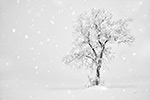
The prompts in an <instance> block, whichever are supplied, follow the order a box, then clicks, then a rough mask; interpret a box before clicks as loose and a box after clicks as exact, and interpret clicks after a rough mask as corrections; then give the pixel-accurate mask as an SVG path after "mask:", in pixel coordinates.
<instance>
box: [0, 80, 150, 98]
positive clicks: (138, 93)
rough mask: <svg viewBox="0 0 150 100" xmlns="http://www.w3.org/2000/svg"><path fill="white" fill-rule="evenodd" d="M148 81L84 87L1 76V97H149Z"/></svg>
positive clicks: (149, 87)
mask: <svg viewBox="0 0 150 100" xmlns="http://www.w3.org/2000/svg"><path fill="white" fill-rule="evenodd" d="M35 83H36V84H35ZM149 83H150V82H146V81H145V82H143V83H142V84H141V83H138V82H132V83H131V82H130V83H117V82H116V83H109V84H106V85H105V86H95V87H90V88H85V87H82V86H77V85H72V86H63V85H60V84H58V83H47V85H46V84H45V82H38V83H37V82H35V81H27V80H18V81H14V80H3V81H1V82H0V100H150V91H149V90H150V84H149ZM16 84H17V85H16Z"/></svg>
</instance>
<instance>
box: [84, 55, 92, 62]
mask: <svg viewBox="0 0 150 100" xmlns="http://www.w3.org/2000/svg"><path fill="white" fill-rule="evenodd" d="M85 57H87V58H89V59H91V60H93V61H94V59H93V58H92V57H90V56H88V55H85Z"/></svg>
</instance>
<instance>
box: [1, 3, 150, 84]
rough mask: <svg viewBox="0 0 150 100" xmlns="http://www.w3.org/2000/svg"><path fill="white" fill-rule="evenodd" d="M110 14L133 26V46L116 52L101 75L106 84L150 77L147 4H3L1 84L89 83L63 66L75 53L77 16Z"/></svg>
mask: <svg viewBox="0 0 150 100" xmlns="http://www.w3.org/2000/svg"><path fill="white" fill-rule="evenodd" d="M94 7H96V8H104V9H106V10H109V11H110V12H112V14H113V17H114V19H122V18H123V19H124V18H128V17H131V18H134V22H132V23H130V26H129V27H130V28H131V29H132V34H133V35H134V36H135V38H136V40H135V43H134V44H133V46H129V47H128V46H125V45H122V46H121V45H118V46H117V47H115V51H116V54H117V56H116V58H115V59H114V61H113V62H112V63H110V64H109V66H108V68H109V71H108V70H106V71H103V73H104V75H105V77H106V79H108V80H109V79H112V78H114V79H116V80H122V79H125V78H126V79H128V78H129V79H130V80H131V81H132V80H134V79H139V78H141V80H142V77H148V78H149V76H150V61H149V59H150V33H149V32H150V1H149V0H0V80H5V79H16V80H21V79H27V80H39V81H41V80H42V81H53V82H57V81H59V82H66V81H76V80H77V81H78V80H82V79H86V75H85V74H84V72H83V71H79V72H77V71H73V70H71V69H69V67H67V66H65V65H63V64H62V63H61V59H62V57H63V56H65V55H66V54H67V53H68V52H69V50H70V49H71V42H72V32H73V28H72V26H73V24H74V22H75V20H76V19H77V16H78V15H79V14H80V13H82V12H84V11H90V10H91V9H92V8H94Z"/></svg>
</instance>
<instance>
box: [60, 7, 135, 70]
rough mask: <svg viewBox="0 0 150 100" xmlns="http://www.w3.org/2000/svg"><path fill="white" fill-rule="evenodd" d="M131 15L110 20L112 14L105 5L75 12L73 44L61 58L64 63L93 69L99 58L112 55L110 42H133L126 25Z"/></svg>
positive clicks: (104, 59) (108, 58) (104, 58)
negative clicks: (68, 51) (76, 14)
mask: <svg viewBox="0 0 150 100" xmlns="http://www.w3.org/2000/svg"><path fill="white" fill-rule="evenodd" d="M132 20H133V19H131V18H127V19H120V20H117V21H114V20H113V15H112V14H111V13H110V12H109V11H107V10H104V9H92V10H91V11H90V12H89V13H88V12H84V13H82V14H80V15H79V16H78V19H77V21H76V23H75V25H74V32H73V37H74V41H73V48H72V49H71V51H70V53H69V54H68V55H67V56H65V57H64V58H63V62H64V63H65V64H67V65H71V66H75V68H81V67H85V68H90V69H95V68H96V67H95V66H94V65H96V64H98V63H99V61H101V62H102V61H103V62H104V61H105V62H108V61H109V60H110V59H111V58H112V57H113V51H112V47H111V46H110V45H109V44H113V43H118V44H120V43H125V44H132V43H133V42H134V37H133V36H132V35H131V33H130V29H129V28H128V24H129V22H131V21H132Z"/></svg>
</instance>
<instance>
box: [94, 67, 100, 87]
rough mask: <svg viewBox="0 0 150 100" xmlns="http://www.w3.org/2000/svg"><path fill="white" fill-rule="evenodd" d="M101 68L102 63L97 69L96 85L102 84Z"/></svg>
mask: <svg viewBox="0 0 150 100" xmlns="http://www.w3.org/2000/svg"><path fill="white" fill-rule="evenodd" d="M100 68H101V65H98V67H97V69H96V80H95V85H99V84H100Z"/></svg>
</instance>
